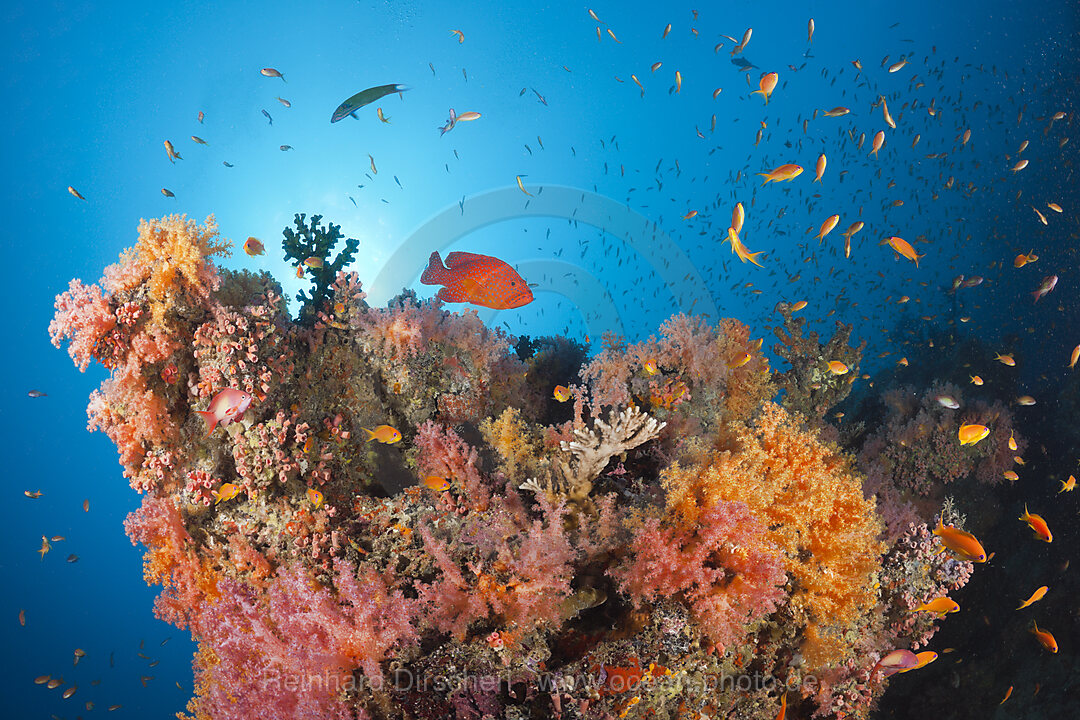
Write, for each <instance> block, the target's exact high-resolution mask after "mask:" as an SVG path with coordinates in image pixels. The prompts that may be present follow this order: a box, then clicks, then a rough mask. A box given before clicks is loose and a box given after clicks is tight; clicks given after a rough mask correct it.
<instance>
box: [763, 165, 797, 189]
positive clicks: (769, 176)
mask: <svg viewBox="0 0 1080 720" xmlns="http://www.w3.org/2000/svg"><path fill="white" fill-rule="evenodd" d="M801 173H802V166H801V165H796V164H794V163H785V164H783V165H781V166H780V167H778V168H776V169H775V170H772V171H770V172H767V173H758V175H760V176H761V177H763V178H765V182H763V183H761V184H762V186H765V185H768V184H769V183H770V182H780V181H781V180H794V179H795V178H797V177H799V175H800V174H801Z"/></svg>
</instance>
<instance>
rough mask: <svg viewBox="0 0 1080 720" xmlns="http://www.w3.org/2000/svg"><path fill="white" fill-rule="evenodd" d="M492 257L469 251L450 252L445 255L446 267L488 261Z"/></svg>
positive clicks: (452, 267) (451, 267)
mask: <svg viewBox="0 0 1080 720" xmlns="http://www.w3.org/2000/svg"><path fill="white" fill-rule="evenodd" d="M491 259H492V258H490V257H488V256H487V255H477V254H475V253H470V252H452V253H449V254H448V255H447V256H446V267H448V268H450V269H451V270H453V269H454V268H456V267H461V266H462V265H469V264H471V263H477V262H484V261H490V260H491Z"/></svg>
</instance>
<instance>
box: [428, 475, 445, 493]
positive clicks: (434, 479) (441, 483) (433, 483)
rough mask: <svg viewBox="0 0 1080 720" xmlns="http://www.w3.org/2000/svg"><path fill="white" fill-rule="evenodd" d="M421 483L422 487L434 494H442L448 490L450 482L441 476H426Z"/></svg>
mask: <svg viewBox="0 0 1080 720" xmlns="http://www.w3.org/2000/svg"><path fill="white" fill-rule="evenodd" d="M423 482H424V487H426V488H427V489H428V490H433V491H435V492H442V491H444V490H448V489H449V488H450V481H449V480H447V479H446V478H444V477H442V476H441V475H428V476H427V477H425V478H424V481H423Z"/></svg>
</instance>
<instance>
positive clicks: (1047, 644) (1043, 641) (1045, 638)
mask: <svg viewBox="0 0 1080 720" xmlns="http://www.w3.org/2000/svg"><path fill="white" fill-rule="evenodd" d="M1031 632H1033V633H1034V634H1035V637H1036V638H1038V640H1039V644H1040V645H1042V646H1043V647H1044V648H1046V649H1047V650H1049V651H1050V652H1052V653H1056V652H1057V651H1058V644H1057V640H1055V639H1054V636H1053V635H1051V634H1050V631H1049V630H1040V629H1039V623H1035V627H1033V628H1032V629H1031Z"/></svg>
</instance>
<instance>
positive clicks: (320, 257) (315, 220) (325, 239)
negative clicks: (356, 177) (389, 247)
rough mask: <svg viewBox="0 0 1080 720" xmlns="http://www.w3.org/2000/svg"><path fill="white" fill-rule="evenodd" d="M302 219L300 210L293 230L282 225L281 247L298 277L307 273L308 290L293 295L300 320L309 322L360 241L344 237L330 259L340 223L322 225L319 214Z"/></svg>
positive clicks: (306, 323) (339, 233)
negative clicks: (342, 245) (342, 248)
mask: <svg viewBox="0 0 1080 720" xmlns="http://www.w3.org/2000/svg"><path fill="white" fill-rule="evenodd" d="M304 219H305V215H304V214H303V213H297V214H296V217H294V218H293V224H294V225H296V230H295V231H294V230H293V229H292V228H285V230H284V231H283V232H282V234H283V235H284V236H285V239H284V240H283V241H282V243H281V247H282V249H283V250H284V251H285V260H287V261H289V262H292V263H295V265H296V270H297V277H304V276H305V275H306V276H307V277H310V278H311V281H312V283H313V286H312V287H311V289H310V290H308V291H307V293H305V292H304V291H303V290H301V291H300V292H298V293H297V294H296V299H297V300H299V301H300V302H301V303H302V306H301V308H300V323H301V324H305V325H310V324H312V323H313V322H314V319H315V312H316V310H318V309H319V308H321V307H322V306H323V304H324V303H325V302H326V301H327V300H328V299H329V297H330V285H331V284H332V283H333V281H334V279H335V278H336V277H337V275H338V273H339V272H341V271H342V270H344V269H345V267H346V266H347V265H348V264H349V263H351V262H352V261H353V260H355V259H356V250H357V248H359V247H360V241H359V240H357V239H355V238H346V240H345V249H344V250H342V251H341V252H339V253H338V254H337V257H335V258H334V259H333V261H331V260H330V252H331V251H332V250H333V249H334V248H335V247H336V246H337V242H338V240H340V239H341V238H342V237H343V236H342V234H341V226H340V225H335V224H333V223H329V224H328V226H327V227H325V228H324V227H323V226H322V225H320V224H319V223H320V221H321V220H322V215H312V216H311V222H309V223H305V222H304Z"/></svg>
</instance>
